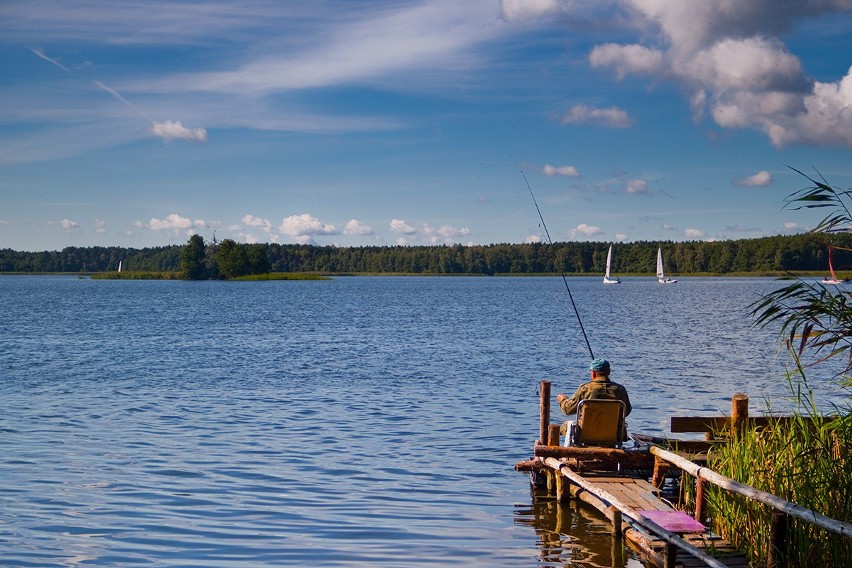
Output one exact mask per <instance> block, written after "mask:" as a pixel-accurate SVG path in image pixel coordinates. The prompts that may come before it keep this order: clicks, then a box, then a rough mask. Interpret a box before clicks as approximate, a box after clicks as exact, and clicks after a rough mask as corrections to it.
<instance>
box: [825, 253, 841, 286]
mask: <svg viewBox="0 0 852 568" xmlns="http://www.w3.org/2000/svg"><path fill="white" fill-rule="evenodd" d="M832 250H833V249H832V248H831V247H828V271H829V272H830V273H831V274H830V275H829V276H826V277H824V278H823V279H822V283H823V284H840V283H841V282H843V281H842V280H839V279H838V278H837V276H836V275H835V274H834V264H833V262H832Z"/></svg>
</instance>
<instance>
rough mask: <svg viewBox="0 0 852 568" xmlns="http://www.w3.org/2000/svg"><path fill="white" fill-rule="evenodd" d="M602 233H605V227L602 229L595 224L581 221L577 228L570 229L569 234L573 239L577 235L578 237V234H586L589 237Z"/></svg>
mask: <svg viewBox="0 0 852 568" xmlns="http://www.w3.org/2000/svg"><path fill="white" fill-rule="evenodd" d="M602 234H603V229H601V228H600V227H595V226H593V225H586V224H585V223H580V224H579V225H577V226H576V227H575V228H573V229H571V230H570V231H568V236H569V237H570V238H572V239H573V238H575V237H578V236H584V237H587V238H589V237H595V236H597V235H602Z"/></svg>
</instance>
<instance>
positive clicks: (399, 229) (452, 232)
mask: <svg viewBox="0 0 852 568" xmlns="http://www.w3.org/2000/svg"><path fill="white" fill-rule="evenodd" d="M390 230H391V231H393V232H394V233H401V234H402V235H405V236H404V237H401V238H399V239H397V241H396V242H397V244H409V243H410V242H411V241H412V239H414V240H416V241H419V242H426V243H429V244H442V243H443V244H450V243H457V242H460V241H459V239H460V238H461V237H467V236H469V235H470V229H469V228H467V227H454V226H452V225H449V224H445V225H441V226H440V227H438V228H437V229H435V228H434V227H432V225H429V224H428V223H418V224H416V225H412V224H410V223H408V222H406V221H405V220H403V219H393V220H391V222H390Z"/></svg>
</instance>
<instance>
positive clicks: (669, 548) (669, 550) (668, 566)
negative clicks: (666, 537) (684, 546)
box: [663, 542, 677, 568]
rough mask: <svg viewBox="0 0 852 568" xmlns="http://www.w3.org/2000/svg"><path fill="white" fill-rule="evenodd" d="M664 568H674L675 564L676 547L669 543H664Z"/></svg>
mask: <svg viewBox="0 0 852 568" xmlns="http://www.w3.org/2000/svg"><path fill="white" fill-rule="evenodd" d="M664 562H665V564H663V566H665V568H675V563H676V562H677V547H676V546H675V545H673V544H672V543H670V542H667V543H666V557H665V559H664Z"/></svg>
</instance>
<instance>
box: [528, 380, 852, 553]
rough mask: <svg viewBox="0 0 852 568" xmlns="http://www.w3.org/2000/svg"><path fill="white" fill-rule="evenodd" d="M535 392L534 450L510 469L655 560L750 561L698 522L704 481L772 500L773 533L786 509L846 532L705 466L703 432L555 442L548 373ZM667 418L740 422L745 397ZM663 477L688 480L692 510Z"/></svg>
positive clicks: (714, 426) (680, 425) (685, 423)
mask: <svg viewBox="0 0 852 568" xmlns="http://www.w3.org/2000/svg"><path fill="white" fill-rule="evenodd" d="M540 393H541V400H540V406H539V411H540V431H539V438H538V440H536V442H535V444H534V447H533V457H532V458H531V459H530V460H526V461H522V462H518V463H517V464H516V465H515V469H516V470H518V471H525V472H530V475H531V481H532V482H533V483H534V484H535V485H536V486H537V487H540V488H543V489H546V492H547V494H548V495H550V496H552V497H555V499H556V501H557V502H558V503H563V502H565V501H568V500H569V499H575V500H579V501H582V502H584V503H587V504H588V505H590V506H592V507H593V508H595V509H597V510H598V511H599V512H600V513H601V514H602V515H603V516H604V517H605V518H606V519H608V520H609V522H610V523H611V525H612V534H613V537H614V538H616V539H624V541H625V542H626V543H627V544H628V545H629V546H630V547H631V548H632V549H634V550H635V551H637V552H638V553H639V554H640V555H641V556H642V557H643V558H644V559H645V561H647V562H648V563H650V564H652V565H654V566H659V567H661V568H674V567H676V566H682V567H692V566H714V567H747V566H749V563H748V561H747V560H746V558H745V557H744V556H743V555H742V554H740V553H739V552H738V551H737V550H736V549H735V548H734V546H733V545H732V544H731V543H730V542H728V541H727V540H725V539H723V538H722V537H720V536H719V535H717V534H714V533H713V532H712V531H711V530H709V528H708V527H706V526H705V524H704V523H706V522H707V514H706V505H705V501H704V490H705V488H706V485H707V484H708V483H712V484H713V485H716V486H718V487H721V488H723V489H725V490H726V491H730V492H733V493H738V494H740V495H743V496H746V497H747V498H749V499H752V500H756V501H759V502H761V503H764V504H766V505H768V506H770V507H772V508H773V509H774V510H775V514H773V527H772V533H773V535H774V536H773V538H781V539H783V538H784V533H785V531H784V527H785V526H786V522H787V518H788V516H795V517H797V518H804V519H806V520H807V521H808V522H811V523H814V524H816V525H819V526H821V527H823V528H827V529H828V530H831V531H833V532H835V533H838V534H841V535H847V536H848V535H850V534H852V524H850V523H844V522H841V521H837V520H834V519H830V518H827V517H824V516H823V515H819V514H818V513H815V512H813V511H809V510H807V509H804V508H802V507H799V506H797V505H795V504H793V503H790V502H788V501H784V500H783V499H780V498H778V497H776V496H774V495H770V494H767V493H765V492H762V491H760V490H758V489H755V488H753V487H749V486H746V485H744V484H741V483H738V482H736V481H734V480H732V479H729V478H726V477H724V476H722V475H720V474H718V473H716V472H714V471H712V470H710V469H708V468H707V467H706V451H707V450H708V448H710V447H712V445H713V444H717V443H724V441H723V440H718V439H711V438H712V436H711V435H709V434H708V436H707V440H706V441H690V442H678V443H676V444H669V442H672V441H671V440H666V439H662V438H659V439H658V438H651V437H649V436H644V437H640V438H643V439H644V440H645V441H646V443H643V444H641V445H639V447H635V448H620V447H594V446H588V447H584V446H580V447H575V446H571V447H565V446H562V445H560V441H559V439H560V433H559V425H551V424H550V423H549V420H550V382H549V381H542V382H541V389H540ZM752 420H753V419H752ZM672 424H673V426H674V425H675V424H677V430H675V428H673V431H680V432H686V431H690V432H707V433H709V432H711V431H713V432H719V431H721V430H724V427H729V428H731V429H735V428H742V427H745V426H746V425H747V424H749V418H748V397H746V396H745V395H735V396H734V398H733V400H732V413H731V416H730V417H721V418H702V419H691V418H686V419H683V418H673V419H672ZM720 427H722V428H721V429H720ZM614 445H619V444H614ZM663 446H668V447H663ZM672 450H674V451H672ZM673 475H676V478H675V477H672V476H673ZM690 476H691V477H690ZM667 477H668V480H669V481H670V482H677V483H679V482H682V481H683V479H687V480H688V479H692V480H693V481H694V483H695V491H694V493H695V499H694V510H693V511H692V514H687V513H686V512H685V511H683V510H680V509H679V504H678V503H677V502H676V500H677V498H676V497H673V496H671V495H668V496H665V495H664V494H663V493H664V491H663V488H664V487H665V484H666V480H667ZM666 497H669V498H668V499H667V498H666ZM776 519H777V520H778V525H777V526H776V525H775V523H776ZM780 544H781V543H779V542H774V543H773V547H774V548H775V549H777V550H783V546H780ZM769 560H770V561H769V565H770V566H782V565H784V559H783V558H779V557H777V556H775V554H773V553H772V551H770V554H769Z"/></svg>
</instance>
